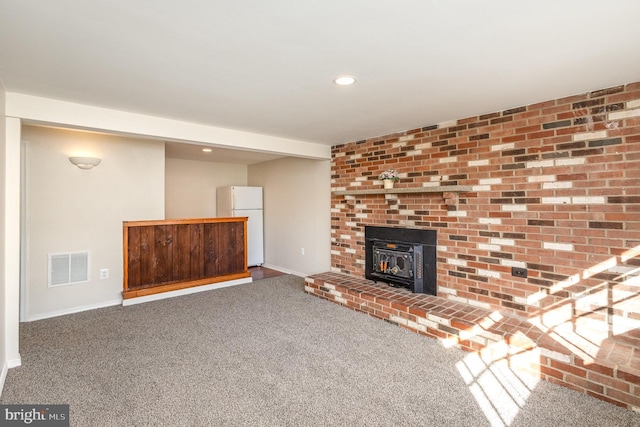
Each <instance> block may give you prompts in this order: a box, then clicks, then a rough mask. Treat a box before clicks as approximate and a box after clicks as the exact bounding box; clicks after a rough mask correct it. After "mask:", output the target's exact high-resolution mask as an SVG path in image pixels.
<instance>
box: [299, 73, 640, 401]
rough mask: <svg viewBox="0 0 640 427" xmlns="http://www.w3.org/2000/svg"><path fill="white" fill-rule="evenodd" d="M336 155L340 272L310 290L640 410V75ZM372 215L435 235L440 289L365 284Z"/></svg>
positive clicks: (335, 267)
mask: <svg viewBox="0 0 640 427" xmlns="http://www.w3.org/2000/svg"><path fill="white" fill-rule="evenodd" d="M332 157H333V160H332V185H331V187H332V214H331V223H332V236H331V239H332V258H331V264H332V271H331V272H328V273H325V274H321V275H316V276H311V277H309V278H307V292H309V293H312V294H315V295H318V296H321V297H323V298H327V299H330V300H332V301H334V302H338V303H341V304H343V305H345V306H347V307H350V308H352V309H356V310H359V311H363V312H366V313H369V314H371V315H373V316H376V317H379V318H384V319H387V320H390V321H392V322H394V323H396V324H399V325H401V326H403V327H406V328H409V329H411V330H414V331H417V332H419V333H422V334H425V335H429V336H433V337H438V338H442V339H446V340H449V341H450V342H455V343H456V344H457V345H458V346H460V347H462V348H464V349H466V350H469V351H477V352H488V351H490V352H495V354H496V357H504V356H505V354H504V352H500V351H495V347H493V349H491V346H492V345H494V344H496V343H500V342H502V343H504V342H507V344H508V345H507V347H504V348H507V350H506V351H507V353H508V352H509V351H510V350H509V348H515V347H517V348H518V349H519V350H518V351H519V353H518V354H520V355H523V354H527V355H528V357H527V358H524V357H523V358H522V359H521V361H523V363H519V365H521V366H522V367H523V368H524V369H527V370H529V371H531V372H534V373H536V374H537V375H539V376H540V377H541V378H544V379H546V380H548V381H551V382H555V383H558V384H561V385H564V386H566V387H570V388H573V389H575V390H579V391H581V392H584V393H588V394H590V395H592V396H595V397H597V398H599V399H603V400H606V401H609V402H611V403H614V404H616V405H620V406H625V407H628V408H630V409H634V408H635V409H637V408H640V397H639V396H640V83H632V84H627V85H624V86H617V87H613V88H608V89H603V90H597V91H593V92H590V93H585V94H581V95H577V96H572V97H568V98H562V99H557V100H551V101H547V102H541V103H539V104H535V105H529V106H524V107H519V108H512V109H509V110H504V111H500V112H495V113H489V114H484V115H481V116H477V117H469V118H464V119H459V120H452V121H450V122H446V123H440V124H436V125H430V126H425V127H421V128H417V129H412V130H409V131H406V132H402V133H398V134H394V135H387V136H382V137H377V138H371V139H367V140H363V141H357V142H352V143H349V144H342V145H338V146H335V147H333V156H332ZM387 169H395V170H397V171H398V172H399V173H400V176H401V180H400V182H398V183H396V185H395V188H394V189H392V190H385V189H383V186H382V183H381V181H380V180H378V175H379V174H380V173H381V172H382V171H384V170H387ZM365 226H384V227H398V228H414V229H425V230H437V236H438V241H437V296H435V297H434V296H430V295H415V294H411V293H410V291H408V290H406V289H393V288H389V287H386V286H385V285H383V284H377V285H376V284H374V283H373V282H370V281H368V280H365V279H364V277H365V265H364V263H365V252H364V251H365V245H364V229H365ZM514 273H515V274H517V275H514ZM523 275H525V276H526V277H522V276H523ZM451 307H455V308H456V309H455V310H454V311H453V312H451ZM454 313H458V314H454ZM497 318H500V319H501V320H500V321H496V320H495V319H497ZM492 319H493V320H492Z"/></svg>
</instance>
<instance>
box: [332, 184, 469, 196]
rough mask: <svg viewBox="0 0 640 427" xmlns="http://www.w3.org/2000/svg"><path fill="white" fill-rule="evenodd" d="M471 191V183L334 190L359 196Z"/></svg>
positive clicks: (338, 194) (341, 194) (336, 192)
mask: <svg viewBox="0 0 640 427" xmlns="http://www.w3.org/2000/svg"><path fill="white" fill-rule="evenodd" d="M468 191H471V186H470V185H437V186H431V187H410V188H402V187H400V188H389V189H384V188H374V189H369V190H339V191H334V192H333V194H335V195H336V196H358V195H367V194H407V193H466V192H468Z"/></svg>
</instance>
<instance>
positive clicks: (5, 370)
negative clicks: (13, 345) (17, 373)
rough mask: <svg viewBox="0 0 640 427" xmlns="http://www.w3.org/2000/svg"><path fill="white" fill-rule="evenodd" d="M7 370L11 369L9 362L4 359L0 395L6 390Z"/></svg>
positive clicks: (0, 374) (0, 376)
mask: <svg viewBox="0 0 640 427" xmlns="http://www.w3.org/2000/svg"><path fill="white" fill-rule="evenodd" d="M7 371H9V362H8V361H6V360H5V361H4V363H2V371H0V396H2V390H4V380H6V379H7Z"/></svg>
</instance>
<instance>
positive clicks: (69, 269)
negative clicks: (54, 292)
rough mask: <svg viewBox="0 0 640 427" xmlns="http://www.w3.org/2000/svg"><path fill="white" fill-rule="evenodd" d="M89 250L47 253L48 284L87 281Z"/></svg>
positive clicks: (57, 284)
mask: <svg viewBox="0 0 640 427" xmlns="http://www.w3.org/2000/svg"><path fill="white" fill-rule="evenodd" d="M89 259H90V254H89V252H73V253H65V254H49V286H63V285H72V284H74V283H83V282H88V281H89Z"/></svg>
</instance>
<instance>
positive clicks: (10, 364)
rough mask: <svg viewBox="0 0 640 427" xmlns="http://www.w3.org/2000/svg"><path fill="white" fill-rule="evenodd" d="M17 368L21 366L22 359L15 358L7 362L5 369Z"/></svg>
mask: <svg viewBox="0 0 640 427" xmlns="http://www.w3.org/2000/svg"><path fill="white" fill-rule="evenodd" d="M18 366H22V359H20V358H17V359H9V360H7V368H9V369H12V368H17V367H18Z"/></svg>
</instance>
